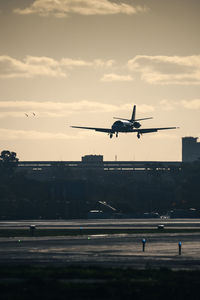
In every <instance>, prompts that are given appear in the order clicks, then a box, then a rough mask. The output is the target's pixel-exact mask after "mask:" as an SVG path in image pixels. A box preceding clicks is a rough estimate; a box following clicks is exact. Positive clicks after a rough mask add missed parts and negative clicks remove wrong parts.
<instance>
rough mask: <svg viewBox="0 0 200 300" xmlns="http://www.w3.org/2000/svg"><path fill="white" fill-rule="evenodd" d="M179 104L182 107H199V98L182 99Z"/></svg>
mask: <svg viewBox="0 0 200 300" xmlns="http://www.w3.org/2000/svg"><path fill="white" fill-rule="evenodd" d="M181 104H182V106H183V107H184V108H187V109H194V110H197V109H200V99H193V100H182V101H181Z"/></svg>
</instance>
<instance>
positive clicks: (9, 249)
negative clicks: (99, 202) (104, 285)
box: [0, 219, 200, 270]
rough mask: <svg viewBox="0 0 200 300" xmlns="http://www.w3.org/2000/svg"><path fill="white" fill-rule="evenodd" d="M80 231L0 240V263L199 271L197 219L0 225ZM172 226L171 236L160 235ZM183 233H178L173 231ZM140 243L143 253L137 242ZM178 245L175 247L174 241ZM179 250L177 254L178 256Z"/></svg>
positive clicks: (2, 226)
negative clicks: (109, 230) (120, 231)
mask: <svg viewBox="0 0 200 300" xmlns="http://www.w3.org/2000/svg"><path fill="white" fill-rule="evenodd" d="M30 225H36V228H51V229H55V228H56V229H58V228H66V229H69V228H70V229H73V228H75V229H77V228H79V229H81V231H80V235H74V236H54V237H52V236H45V237H39V236H38V237H37V236H30V237H20V236H17V237H9V238H5V237H1V238H0V264H44V265H46V264H49V265H54V264H55V265H74V264H78V265H100V266H106V267H108V266H113V267H133V268H138V269H143V268H162V267H163V268H170V269H191V270H193V269H195V270H199V269H200V232H193V233H191V232H189V231H188V232H187V229H191V228H195V229H197V228H198V229H200V220H199V219H191V220H190V219H184V220H183V219H182V220H181V219H179V220H178V219H177V220H170V219H162V220H161V219H153V220H152V219H148V220H146V219H145V220H144V219H143V220H139V219H135V220H133V219H131V220H127V219H126V220H121V219H120V220H116V219H115V220H74V221H73V220H70V221H33V220H31V221H30V220H29V221H10V222H9V221H1V222H0V229H10V228H15V229H16V228H27V227H29V226H30ZM158 225H164V226H165V229H164V230H161V231H160V230H158V231H155V233H145V234H142V233H137V234H132V233H130V234H127V233H123V234H91V235H86V234H84V229H85V228H94V229H95V228H129V229H130V228H151V229H152V228H155V229H156V228H157V226H158ZM166 228H177V232H174V233H170V232H165V230H166ZM180 228H181V229H183V228H184V229H186V231H185V232H178V229H180ZM36 230H37V229H36ZM143 239H145V241H146V243H145V249H144V251H143V243H142V240H143ZM180 242H181V249H180V245H179V243H180ZM180 250H181V252H180Z"/></svg>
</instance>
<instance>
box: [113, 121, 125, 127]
mask: <svg viewBox="0 0 200 300" xmlns="http://www.w3.org/2000/svg"><path fill="white" fill-rule="evenodd" d="M113 125H114V126H122V125H123V123H122V121H116V122H115V123H114V124H113Z"/></svg>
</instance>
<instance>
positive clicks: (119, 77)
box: [101, 73, 134, 82]
mask: <svg viewBox="0 0 200 300" xmlns="http://www.w3.org/2000/svg"><path fill="white" fill-rule="evenodd" d="M133 80H134V79H133V77H132V76H130V75H118V74H113V73H111V74H104V76H103V77H102V78H101V81H104V82H112V81H133Z"/></svg>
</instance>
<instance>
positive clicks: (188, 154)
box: [182, 136, 200, 162]
mask: <svg viewBox="0 0 200 300" xmlns="http://www.w3.org/2000/svg"><path fill="white" fill-rule="evenodd" d="M197 139H198V138H197V137H191V136H190V137H183V138H182V162H194V161H197V160H200V143H198V142H197Z"/></svg>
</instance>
